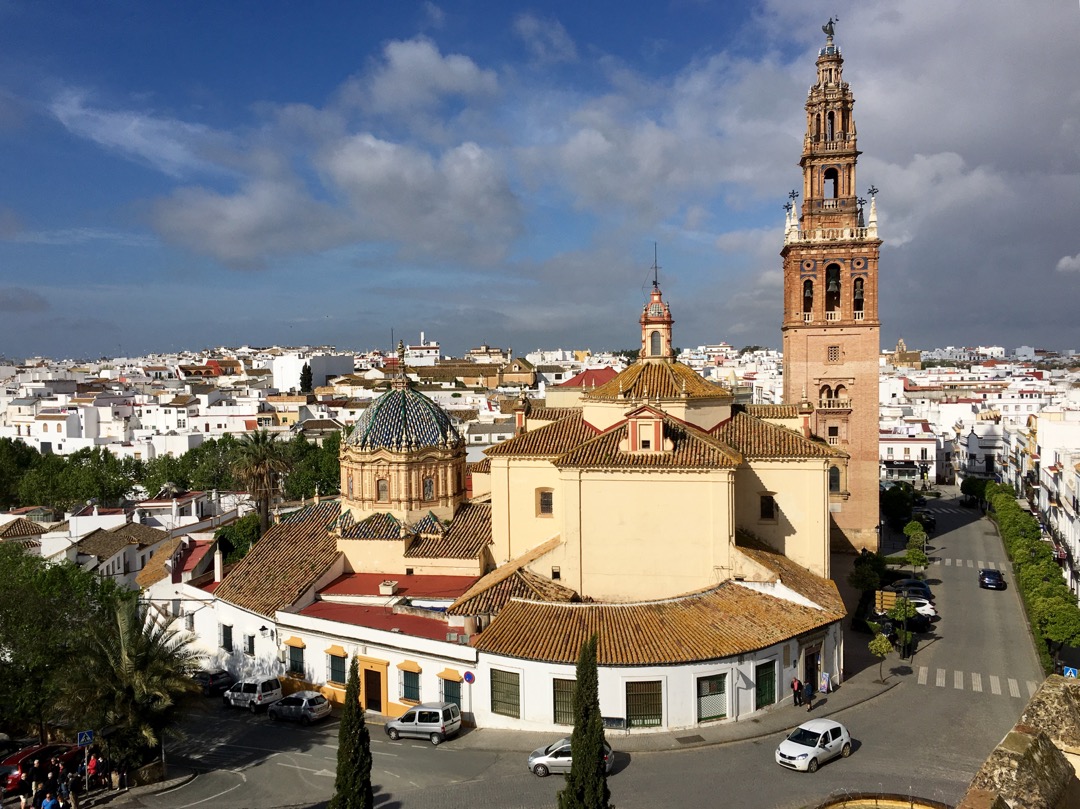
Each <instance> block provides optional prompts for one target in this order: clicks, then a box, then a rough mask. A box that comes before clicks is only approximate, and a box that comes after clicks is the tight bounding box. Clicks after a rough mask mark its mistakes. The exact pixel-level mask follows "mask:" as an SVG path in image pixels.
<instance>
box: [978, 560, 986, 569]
mask: <svg viewBox="0 0 1080 809" xmlns="http://www.w3.org/2000/svg"><path fill="white" fill-rule="evenodd" d="M984 567H986V565H984V564H983V560H982V559H980V560H979V570H982V569H983V568H984Z"/></svg>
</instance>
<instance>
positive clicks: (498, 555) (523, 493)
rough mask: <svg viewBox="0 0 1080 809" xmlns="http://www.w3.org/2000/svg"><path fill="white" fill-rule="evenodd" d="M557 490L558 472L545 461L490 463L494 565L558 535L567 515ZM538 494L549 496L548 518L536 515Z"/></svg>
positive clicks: (492, 461) (536, 459)
mask: <svg viewBox="0 0 1080 809" xmlns="http://www.w3.org/2000/svg"><path fill="white" fill-rule="evenodd" d="M559 489H560V484H559V471H558V470H557V469H556V468H555V467H554V466H552V465H551V463H550V462H549V461H547V460H544V459H542V458H535V459H529V458H527V459H522V458H515V459H514V460H513V462H512V463H511V462H509V461H508V459H506V458H500V457H495V458H492V459H491V539H492V542H493V548H492V551H491V556H492V559H494V561H495V564H496V565H501V564H503V563H504V562H507V561H509V560H511V559H515V558H517V557H518V556H521V555H522V554H524V553H526V552H528V551H529V550H531V549H532V548H535V547H536V546H537V545H539V544H541V543H542V542H546V541H547V540H549V539H551V538H552V537H554V536H558V535H559V533H560V531H561V530H562V519H563V515H564V514H566V513H567V507H566V503H565V502H563V498H562V497H561V496H560V492H559ZM541 491H550V492H551V493H552V501H553V502H552V513H551V514H550V515H545V514H540V513H539V511H540V503H539V494H540V492H541Z"/></svg>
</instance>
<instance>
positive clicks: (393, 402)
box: [348, 386, 464, 450]
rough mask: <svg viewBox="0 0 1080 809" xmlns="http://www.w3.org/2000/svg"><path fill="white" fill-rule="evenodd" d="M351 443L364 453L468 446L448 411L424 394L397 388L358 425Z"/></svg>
mask: <svg viewBox="0 0 1080 809" xmlns="http://www.w3.org/2000/svg"><path fill="white" fill-rule="evenodd" d="M348 443H349V444H351V445H352V446H355V447H360V448H361V449H381V448H387V449H396V450H411V449H418V448H420V447H456V446H459V445H461V444H463V443H464V439H462V437H461V434H460V433H459V432H458V431H457V430H456V429H455V428H454V425H453V424H452V423H451V422H450V416H449V415H447V413H446V411H445V410H443V409H442V408H441V407H439V406H438V405H437V404H435V402H433V401H431V399H429V398H428V397H426V396H425V395H424V394H422V393H420V392H419V391H415V390H413V389H412V388H409V387H406V386H395V387H394V388H393V389H392V390H390V391H388V392H387V393H384V394H383V395H382V396H380V397H379V398H378V399H376V400H375V401H374V402H372V403H371V406H370V407H368V409H367V410H365V411H364V413H363V414H362V415H361V416H360V418H359V419H357V421H356V426H355V427H353V430H352V432H351V433H350V434H349V438H348Z"/></svg>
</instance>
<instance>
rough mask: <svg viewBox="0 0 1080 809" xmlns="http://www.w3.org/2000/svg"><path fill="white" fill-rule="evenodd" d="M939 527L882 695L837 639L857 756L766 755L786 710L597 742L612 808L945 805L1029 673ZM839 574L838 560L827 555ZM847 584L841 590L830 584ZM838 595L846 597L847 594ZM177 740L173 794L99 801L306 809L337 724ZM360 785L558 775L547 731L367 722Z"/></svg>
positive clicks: (218, 720) (542, 794) (473, 801)
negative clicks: (427, 735)
mask: <svg viewBox="0 0 1080 809" xmlns="http://www.w3.org/2000/svg"><path fill="white" fill-rule="evenodd" d="M929 508H930V509H931V510H933V511H934V512H935V513H936V514H937V518H938V532H937V534H936V535H935V536H934V537H933V538H932V540H931V545H932V550H931V552H930V555H931V560H932V561H931V566H930V568H929V569H928V571H927V579H928V581H929V583H930V584H931V586H932V587H933V589H934V594H935V597H936V602H937V606H938V608H939V610H940V612H941V615H942V618H941V620H940V621H939V622H937V623H936V624H935V626H934V629H933V631H932V632H931V633H929V634H928V635H925V636H922V640H921V642H920V645H919V647H918V649H917V651H916V654H915V656H914V659H913V660H911V661H901V660H899V659H898V658H897V657H896V656H895V655H894V656H892V657H890V658H888V659H887V660H886V661H885V664H884V670H885V673H886V674H887V675H888V676H887V681H888V683H889V684H890V685H891V686H892V687H890V688H886V687H883V686H880V685H878V684H876V683H875V681H876V680H877V676H878V661H877V659H876V658H873V657H871V656H870V655H869V653H868V652H867V651H866V643H867V641H868V640H869V636H867V635H860V634H857V633H854V632H849V633H848V634H847V639H846V657H847V678H846V681H845V682H844V683H842V684H841V686H840V689H839V690H838V691H837V692H835V693H834V694H830V695H828V696H826V697H825V698H824V699H823V701H822V704H821V707H820V708H817V709H815V710H816V712H817V715H832V716H833V717H834V718H836V719H838V720H840V721H842V722H844V723H845V724H846V725H847V726H848V727H849V729H850V730H851V733H852V736H853V738H854V740H855V752H854V754H853V755H852V756H851V758H849V759H847V760H837V761H834V762H832V763H829V764H827V765H825V766H824V767H822V769H821V770H820V771H819V772H818V773H816V774H814V775H805V774H800V773H795V772H788V771H785V770H782V769H780V768H779V767H778V766H777V765H776V764H775V763H774V762H773V751H774V749H775V747H776V744H777V743H778V742H779V740H780V739H781V738H782V736H783V735H784V733H785V731H786V729H787V728H789V727H791V726H794V725H795V724H797V723H798V722H800V721H802V720H803V719H805V718H806V713H805V712H803V711H801V710H799V711H796V710H795V709H794V708H793V707H792V706H791V703H790V702H788V703H787V704H784V705H780V706H777V707H776V708H775V709H774V710H772V711H770V712H768V713H767V714H766V715H765V716H763V717H761V718H759V719H756V720H754V721H750V722H740V723H735V724H730V725H717V726H712V727H707V728H694V729H690V730H686V731H681V732H676V733H669V734H659V735H656V736H631V737H626V736H620V735H617V734H616V735H612V736H610V737H609V740H610V741H611V743H612V745H613V747H614V748H615V749H616V750H617V751H619V755H618V760H617V764H616V768H615V771H614V773H613V775H612V777H611V779H610V784H611V791H612V800H613V802H614V803H615V804H616V805H617V806H619V807H620V809H637V807H641V808H642V809H644V808H645V807H649V808H650V809H652V808H653V807H656V806H658V805H673V804H674V805H681V806H684V807H698V806H701V807H705V806H715V805H717V798H718V796H719V795H722V796H723V803H724V805H727V806H738V807H744V808H745V809H756V808H757V807H761V808H762V809H766V808H767V809H789V808H790V809H796V807H802V806H806V805H808V804H813V803H815V802H817V801H820V800H821V799H822V798H824V797H825V796H828V795H831V794H843V793H844V792H845V791H852V792H854V791H866V790H880V791H885V792H894V793H902V794H917V795H921V796H923V797H929V798H936V799H938V800H943V801H947V802H953V801H956V800H957V799H958V798H959V796H960V795H961V794H962V792H963V790H964V789H965V788H966V786H967V783H968V781H969V780H970V778H971V776H972V775H973V774H974V772H975V770H976V769H977V767H978V766H979V764H980V763H981V762H982V761H983V759H984V758H985V757H986V756H987V755H988V754H989V752H990V750H991V749H992V748H993V747H994V745H996V744H997V742H998V741H1000V739H1001V738H1002V737H1003V736H1004V734H1005V732H1006V731H1007V730H1008V729H1009V728H1010V727H1011V726H1012V724H1013V723H1014V722H1015V721H1016V719H1017V718H1018V716H1019V714H1020V712H1021V710H1022V709H1023V706H1024V705H1025V704H1026V701H1027V699H1028V698H1029V696H1030V695H1031V693H1032V692H1033V691H1034V690H1035V688H1036V687H1037V686H1038V684H1039V683H1040V682H1041V680H1042V675H1041V672H1040V671H1039V669H1038V665H1037V661H1036V657H1035V654H1034V651H1033V649H1032V647H1031V641H1030V636H1029V634H1028V630H1027V627H1026V625H1025V623H1024V619H1023V612H1022V608H1021V605H1020V603H1019V599H1018V596H1017V592H1016V590H1015V589H1014V587H1013V586H1012V577H1011V574H1010V573H1009V572H1008V564H1007V562H1006V559H1005V555H1004V550H1003V548H1002V546H1001V542H1000V540H999V539H998V538H997V536H996V534H995V532H994V529H993V526H992V525H991V523H990V522H989V521H987V520H986V519H985V518H982V516H981V515H980V514H979V512H978V511H976V510H972V509H963V508H959V507H958V506H957V503H956V499H955V498H953V497H950V498H947V499H943V500H942V501H933V500H931V502H930V504H929ZM834 564H835V565H836V570H835V571H834V573H835V575H836V577H837V578H838V579H841V580H842V579H843V578H844V577H845V576H846V570H847V569H848V568H849V567H850V565H851V559H850V557H838V559H837V560H836V561H835V562H834ZM979 567H996V568H998V569H1002V570H1005V571H1006V580H1007V581H1008V582H1009V585H1010V586H1009V589H1007V590H1004V591H1000V592H999V591H989V590H980V589H979V587H978V583H977V579H976V570H977V569H978V568H979ZM842 589H844V590H845V591H846V589H847V588H846V584H845V585H843V588H842ZM845 596H846V597H851V594H847V593H845ZM204 708H205V713H203V714H202V715H201V716H200V717H199V719H198V721H193V722H192V723H191V728H190V732H189V736H188V738H187V739H185V740H184V741H182V742H179V743H175V744H174V745H172V747H171V749H170V750H169V755H170V760H171V761H172V762H173V763H174V765H182V766H184V767H190V768H195V769H196V770H197V771H198V775H197V776H196V777H195V778H194V779H191V780H189V781H187V782H186V783H183V784H180V785H177V786H176V787H175V788H173V789H171V790H168V791H165V792H162V793H159V794H155V793H153V792H142V793H138V794H137V793H130V794H126V795H117V796H115V797H112V798H110V799H109V800H108V804H109V805H111V806H116V807H120V806H125V805H129V806H141V807H146V808H147V809H191V808H192V807H197V806H207V805H210V806H215V805H227V806H229V807H231V808H237V809H238V808H239V807H274V806H318V805H321V804H322V803H323V802H325V801H326V799H327V798H328V797H329V796H330V793H331V791H332V787H333V775H334V770H335V766H336V759H335V756H336V741H337V722H336V720H333V721H331V722H330V723H327V724H324V725H322V726H318V727H314V728H301V727H294V726H289V725H280V724H275V723H271V722H269V721H268V720H267V719H266V717H265V716H261V715H260V716H250V715H248V714H246V713H242V712H239V711H230V710H226V709H224V708H221V707H220V706H219V704H218V703H217V701H216V700H211V701H207V702H206V704H205V705H204ZM371 731H372V752H373V758H374V773H373V780H374V782H375V784H376V794H377V796H378V800H377V805H378V806H379V807H382V808H383V809H397V808H399V807H400V809H455V808H457V807H461V809H475V807H477V806H499V807H508V808H510V807H521V808H522V809H533V807H537V808H539V807H545V808H549V807H552V806H554V805H555V803H556V799H555V793H556V792H557V791H558V790H559V789H560V787H561V785H562V778H561V777H559V776H552V777H549V778H546V779H540V778H536V777H535V776H533V775H531V774H530V773H529V772H528V771H527V770H526V769H525V755H526V753H527V752H528V751H529V750H531V749H533V748H535V747H537V746H539V745H540V744H544V743H546V742H547V741H550V740H551V739H552V736H551V735H548V734H533V733H516V732H501V731H485V730H479V731H471V732H469V733H466V734H463V735H462V736H460V737H459V738H457V739H454V740H452V741H450V742H448V743H446V744H443V745H440V746H439V747H437V748H436V747H432V746H431V745H429V744H426V743H420V742H398V743H393V742H390V741H389V740H388V739H387V738H386V736H385V735H384V734H383V732H382V729H381V727H379V726H377V725H371Z"/></svg>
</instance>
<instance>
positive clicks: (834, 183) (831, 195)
mask: <svg viewBox="0 0 1080 809" xmlns="http://www.w3.org/2000/svg"><path fill="white" fill-rule="evenodd" d="M830 140H831V138H830ZM824 179H825V187H824V189H823V190H822V196H824V197H825V199H836V198H837V197H838V196H839V195H840V174H839V172H837V170H836V169H825V177H824Z"/></svg>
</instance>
